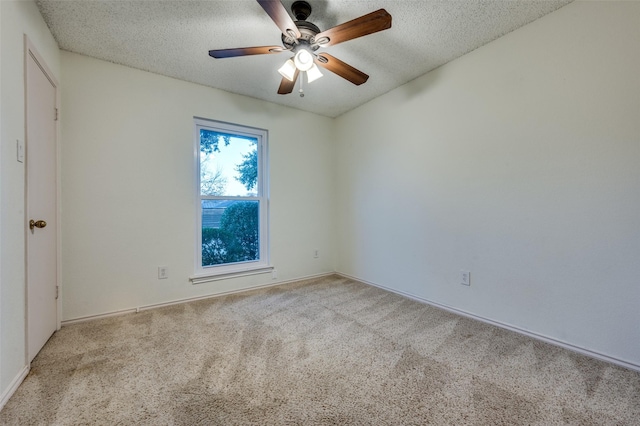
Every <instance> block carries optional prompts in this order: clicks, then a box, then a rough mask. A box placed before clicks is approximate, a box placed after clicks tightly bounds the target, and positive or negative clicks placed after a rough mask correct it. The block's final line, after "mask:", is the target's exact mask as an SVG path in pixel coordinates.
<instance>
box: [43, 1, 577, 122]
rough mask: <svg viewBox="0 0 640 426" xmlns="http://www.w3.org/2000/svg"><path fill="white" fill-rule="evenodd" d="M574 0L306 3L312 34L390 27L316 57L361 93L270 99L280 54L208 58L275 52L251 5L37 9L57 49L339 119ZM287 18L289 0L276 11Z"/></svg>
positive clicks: (271, 29) (268, 27)
mask: <svg viewBox="0 0 640 426" xmlns="http://www.w3.org/2000/svg"><path fill="white" fill-rule="evenodd" d="M571 1H572V0H421V1H405V0H386V1H378V0H353V1H345V0H328V1H318V0H308V2H309V3H310V4H311V6H312V8H313V12H312V13H311V15H310V16H309V18H308V21H310V22H313V23H314V24H316V25H317V26H318V27H319V28H320V30H325V29H329V28H331V27H334V26H336V25H338V24H341V23H344V22H346V21H349V20H352V19H354V18H357V17H359V16H361V15H364V14H367V13H369V12H372V11H374V10H377V9H380V8H384V9H386V10H387V11H388V12H389V13H390V14H391V16H392V19H393V20H392V27H391V28H390V29H388V30H386V31H382V32H379V33H376V34H371V35H368V36H365V37H362V38H358V39H355V40H350V41H348V42H345V43H342V44H338V45H335V46H330V47H327V48H325V49H321V50H320V51H326V52H328V53H330V54H331V55H333V56H335V57H337V58H339V59H341V60H343V61H344V62H347V63H348V64H350V65H352V66H354V67H356V68H357V69H359V70H361V71H363V72H365V73H367V74H369V76H370V78H369V80H368V81H367V82H366V83H364V84H363V85H361V86H355V85H353V84H352V83H350V82H348V81H346V80H344V79H342V78H340V77H338V76H337V75H335V74H332V73H330V72H329V71H326V70H322V71H323V73H324V77H323V78H321V79H320V80H317V81H315V82H313V83H311V84H308V85H307V84H305V97H304V98H301V97H300V96H298V93H297V89H298V87H297V86H296V89H295V90H294V91H293V93H291V94H289V95H278V94H277V93H276V91H277V89H278V86H279V84H280V80H281V76H280V74H278V72H277V69H278V68H279V67H280V65H281V64H282V63H283V62H284V61H285V60H286V59H287V58H288V57H289V56H290V54H288V52H287V53H280V54H272V55H258V56H248V57H238V58H225V59H213V58H211V57H210V56H209V55H208V51H209V50H210V49H225V48H234V47H251V46H265V45H281V41H280V30H279V29H278V27H277V26H276V25H275V24H274V22H273V21H272V20H271V19H270V18H269V16H268V15H267V14H266V13H265V12H264V10H263V9H262V8H261V7H260V5H259V4H258V3H257V2H256V1H255V0H224V1H215V0H209V1H207V0H205V1H188V0H170V1H156V0H141V1H138V0H136V1H126V0H115V1H105V0H37V1H36V3H37V5H38V7H39V9H40V11H41V13H42V16H43V17H44V19H45V21H46V23H47V25H48V26H49V28H50V29H51V32H52V33H53V36H54V37H55V39H56V40H57V42H58V44H59V46H60V48H61V49H63V50H67V51H71V52H76V53H80V54H83V55H87V56H91V57H95V58H99V59H103V60H106V61H110V62H114V63H117V64H122V65H126V66H129V67H133V68H138V69H141V70H145V71H150V72H154V73H157V74H162V75H166V76H169V77H174V78H177V79H181V80H186V81H190V82H194V83H199V84H203V85H206V86H211V87H215V88H218V89H222V90H226V91H228V92H233V93H238V94H242V95H246V96H251V97H253V98H258V99H263V100H266V101H270V102H275V103H278V104H281V105H286V106H290V107H293V108H297V109H301V110H305V111H310V112H314V113H317V114H321V115H325V116H328V117H337V116H339V115H340V114H342V113H344V112H347V111H349V110H351V109H353V108H355V107H357V106H359V105H362V104H364V103H366V102H367V101H369V100H371V99H373V98H375V97H377V96H380V95H382V94H383V93H386V92H388V91H390V90H392V89H394V88H396V87H398V86H400V85H402V84H404V83H406V82H408V81H411V80H413V79H414V78H416V77H418V76H420V75H422V74H425V73H427V72H428V71H431V70H433V69H434V68H437V67H439V66H440V65H443V64H445V63H447V62H449V61H451V60H453V59H455V58H457V57H460V56H462V55H463V54H465V53H467V52H470V51H472V50H474V49H476V48H478V47H480V46H482V45H484V44H486V43H488V42H490V41H492V40H494V39H496V38H498V37H500V36H502V35H504V34H506V33H508V32H510V31H513V30H515V29H516V28H519V27H521V26H523V25H525V24H527V23H529V22H531V21H533V20H535V19H537V18H539V17H541V16H543V15H545V14H547V13H550V12H552V11H554V10H556V9H558V8H559V7H562V6H564V5H566V4H567V3H570V2H571ZM282 3H283V4H284V6H285V7H286V9H287V11H290V6H291V4H292V3H293V0H284V1H283V2H282ZM305 83H306V82H305Z"/></svg>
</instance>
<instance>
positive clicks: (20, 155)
mask: <svg viewBox="0 0 640 426" xmlns="http://www.w3.org/2000/svg"><path fill="white" fill-rule="evenodd" d="M16 151H17V153H18V162H19V163H24V142H22V141H21V140H20V139H16Z"/></svg>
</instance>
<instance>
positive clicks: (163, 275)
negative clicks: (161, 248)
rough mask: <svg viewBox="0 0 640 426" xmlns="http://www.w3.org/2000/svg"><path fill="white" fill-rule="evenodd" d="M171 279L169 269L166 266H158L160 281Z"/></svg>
mask: <svg viewBox="0 0 640 426" xmlns="http://www.w3.org/2000/svg"><path fill="white" fill-rule="evenodd" d="M167 278H169V269H168V268H167V267H166V266H158V279H159V280H164V279H167Z"/></svg>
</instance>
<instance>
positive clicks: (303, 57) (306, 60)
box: [293, 49, 314, 71]
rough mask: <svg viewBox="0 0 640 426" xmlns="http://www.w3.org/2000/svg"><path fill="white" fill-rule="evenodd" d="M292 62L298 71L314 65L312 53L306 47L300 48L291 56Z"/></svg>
mask: <svg viewBox="0 0 640 426" xmlns="http://www.w3.org/2000/svg"><path fill="white" fill-rule="evenodd" d="M293 62H294V64H295V66H296V68H298V69H299V70H300V71H309V69H311V67H313V65H314V63H313V55H312V54H311V53H310V52H309V51H308V50H306V49H300V50H299V51H298V53H296V56H294V57H293Z"/></svg>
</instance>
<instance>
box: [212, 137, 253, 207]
mask: <svg viewBox="0 0 640 426" xmlns="http://www.w3.org/2000/svg"><path fill="white" fill-rule="evenodd" d="M257 143H258V140H257V139H256V138H251V137H247V136H242V135H233V134H230V133H220V132H215V131H211V130H205V129H200V193H201V195H217V196H230V197H238V196H241V197H247V196H257V195H258V150H257V146H258V145H257Z"/></svg>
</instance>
